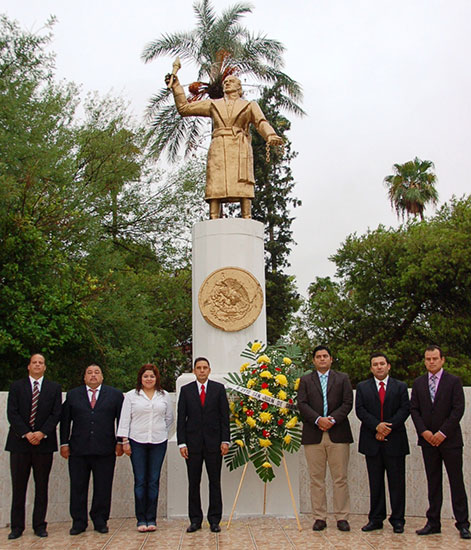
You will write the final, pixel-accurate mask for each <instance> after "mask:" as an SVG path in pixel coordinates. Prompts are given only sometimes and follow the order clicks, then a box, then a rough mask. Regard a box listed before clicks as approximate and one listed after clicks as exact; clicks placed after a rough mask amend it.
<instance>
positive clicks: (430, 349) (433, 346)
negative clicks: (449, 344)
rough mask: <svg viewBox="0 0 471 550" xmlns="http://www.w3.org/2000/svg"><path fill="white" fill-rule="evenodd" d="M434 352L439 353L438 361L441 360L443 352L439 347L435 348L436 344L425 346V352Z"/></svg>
mask: <svg viewBox="0 0 471 550" xmlns="http://www.w3.org/2000/svg"><path fill="white" fill-rule="evenodd" d="M435 350H438V352H439V353H440V359H442V358H443V352H442V348H441V347H440V346H437V345H436V344H431V345H430V346H427V347H426V348H425V351H435Z"/></svg>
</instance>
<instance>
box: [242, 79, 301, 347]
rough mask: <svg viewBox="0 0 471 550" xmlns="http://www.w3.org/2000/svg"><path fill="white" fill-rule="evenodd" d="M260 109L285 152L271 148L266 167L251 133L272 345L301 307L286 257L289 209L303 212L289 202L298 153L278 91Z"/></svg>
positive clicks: (265, 95)
mask: <svg viewBox="0 0 471 550" xmlns="http://www.w3.org/2000/svg"><path fill="white" fill-rule="evenodd" d="M259 104H260V107H261V108H262V111H263V112H264V114H265V116H266V118H267V120H268V121H269V123H270V124H271V125H272V126H273V128H274V130H275V131H276V132H277V134H278V135H279V136H281V137H282V138H283V139H284V150H283V151H281V150H279V149H274V148H271V151H270V162H269V163H267V162H266V144H265V141H264V140H263V138H262V137H261V136H260V135H259V134H258V133H257V132H256V131H255V130H252V146H253V152H254V170H255V181H256V191H255V199H254V201H253V203H252V216H253V218H254V219H255V220H258V221H261V222H262V223H263V224H264V226H265V280H266V307H267V340H268V343H269V344H274V343H276V342H277V340H278V339H279V338H280V337H282V336H285V335H286V334H287V333H288V330H289V328H290V327H291V324H292V322H293V315H294V313H295V312H296V311H297V310H298V308H299V306H300V303H301V302H300V297H299V294H298V293H297V291H296V285H295V281H294V277H292V276H290V275H288V274H286V273H285V272H284V269H285V268H287V267H289V265H290V264H289V260H288V258H289V253H290V250H291V247H292V246H293V244H295V243H294V240H293V232H292V229H291V224H292V222H293V220H294V216H292V215H291V209H292V208H296V207H297V206H301V201H300V200H299V199H297V198H296V197H294V196H293V191H294V186H295V181H294V178H293V175H292V172H291V167H290V162H291V160H292V159H293V158H294V157H295V156H296V153H295V152H293V151H292V149H291V142H290V140H289V139H288V137H287V132H288V131H289V130H290V127H291V123H290V121H289V120H288V119H287V118H286V117H284V116H283V115H282V114H281V113H280V108H281V106H282V95H281V90H280V88H279V87H278V86H274V87H273V88H264V89H263V92H262V97H261V98H260V100H259Z"/></svg>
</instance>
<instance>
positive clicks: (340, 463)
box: [298, 346, 353, 531]
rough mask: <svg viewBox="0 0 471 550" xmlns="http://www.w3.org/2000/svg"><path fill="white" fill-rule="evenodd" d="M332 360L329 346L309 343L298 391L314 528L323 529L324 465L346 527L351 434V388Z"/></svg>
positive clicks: (339, 517)
mask: <svg viewBox="0 0 471 550" xmlns="http://www.w3.org/2000/svg"><path fill="white" fill-rule="evenodd" d="M332 361H333V359H332V354H331V353H330V350H329V348H327V347H326V346H317V347H316V348H314V351H313V363H314V366H315V370H314V371H313V372H311V373H309V374H305V375H304V376H302V377H301V380H300V383H299V390H298V408H299V412H300V413H301V416H302V419H303V432H302V439H301V443H302V444H303V445H304V453H305V455H306V461H307V465H308V468H309V476H310V481H311V506H312V513H313V515H314V519H315V521H314V525H313V526H312V528H313V530H314V531H322V530H323V529H325V528H326V526H327V498H326V488H325V476H326V466H327V464H328V465H329V470H330V473H331V476H332V481H333V497H334V499H333V504H334V512H335V517H336V520H337V528H338V529H339V530H340V531H350V525H349V523H348V514H349V512H350V496H349V492H348V480H347V472H348V460H349V457H350V443H352V442H353V436H352V431H351V429H350V423H349V422H348V413H349V412H350V411H351V410H352V405H353V391H352V386H351V384H350V380H349V378H348V376H347V375H346V374H345V373H342V372H337V371H334V370H332V369H331V368H330V367H331V365H332Z"/></svg>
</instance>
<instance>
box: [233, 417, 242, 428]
mask: <svg viewBox="0 0 471 550" xmlns="http://www.w3.org/2000/svg"><path fill="white" fill-rule="evenodd" d="M234 422H235V423H236V426H237V427H238V428H242V426H243V424H242V422H241V421H240V420H239V419H238V418H236V419H235V420H234Z"/></svg>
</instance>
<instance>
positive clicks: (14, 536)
mask: <svg viewBox="0 0 471 550" xmlns="http://www.w3.org/2000/svg"><path fill="white" fill-rule="evenodd" d="M22 534H23V531H18V530H16V529H13V531H12V532H11V533H10V534H9V535H8V540H14V539H18V538H20V537H21V535H22Z"/></svg>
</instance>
